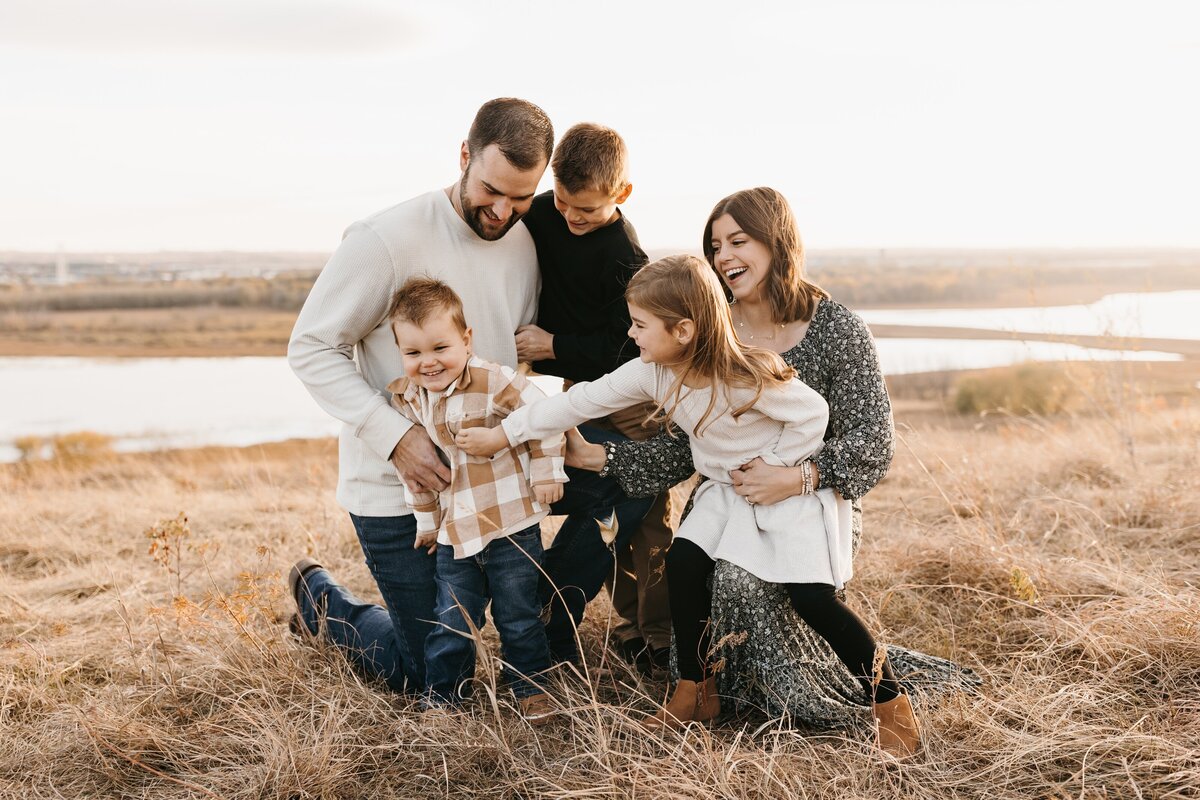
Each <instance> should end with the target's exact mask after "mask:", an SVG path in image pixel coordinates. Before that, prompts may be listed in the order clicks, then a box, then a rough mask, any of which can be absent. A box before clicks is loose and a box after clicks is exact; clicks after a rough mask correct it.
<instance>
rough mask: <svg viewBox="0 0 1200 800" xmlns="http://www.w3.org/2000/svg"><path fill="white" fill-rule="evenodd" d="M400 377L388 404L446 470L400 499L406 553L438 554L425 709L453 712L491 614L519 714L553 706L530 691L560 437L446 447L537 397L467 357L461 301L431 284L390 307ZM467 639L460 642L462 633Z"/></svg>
mask: <svg viewBox="0 0 1200 800" xmlns="http://www.w3.org/2000/svg"><path fill="white" fill-rule="evenodd" d="M388 319H389V320H390V321H391V325H392V332H393V334H394V335H395V337H396V344H397V346H398V347H399V348H400V353H401V356H402V358H403V362H404V377H402V378H398V379H396V380H395V381H392V383H390V384H389V385H388V387H387V389H388V391H390V392H392V393H393V394H392V405H393V406H395V407H396V409H398V410H399V411H400V413H401V414H403V415H404V416H406V417H407V418H408V419H410V420H412V421H413V422H414V423H416V424H418V425H422V426H424V428H425V431H426V432H427V433H428V434H429V436H430V438H431V439H433V442H434V444H436V445H437V447H438V448H439V449H440V451H441V454H442V455H443V456H444V457H445V459H446V461H447V464H448V466H449V467H450V472H451V478H450V486H449V487H448V488H447V489H445V490H444V491H443V492H441V493H440V495H439V494H438V493H437V492H432V491H411V490H410V489H409V488H408V487H407V486H405V490H404V491H405V496H406V499H407V500H408V503H409V505H410V506H411V507H412V509H413V513H414V514H415V516H416V521H417V539H416V544H415V546H416V547H418V548H421V547H428V548H429V552H430V553H433V552H434V551H436V552H437V605H436V613H437V623H438V624H437V625H435V626H434V628H433V631H432V632H431V633H430V634H429V637H428V638H427V639H426V642H425V670H426V681H427V687H428V696H427V698H426V700H427V702H428V703H429V704H430V705H431V706H440V705H447V704H449V705H453V704H455V703H456V702H457V700H458V698H459V687H460V685H461V684H462V683H463V682H464V681H468V680H470V679H471V677H472V676H473V675H474V672H475V641H474V639H472V638H471V628H470V626H469V625H468V624H467V620H468V619H469V620H470V623H471V624H472V625H474V627H475V628H482V627H483V625H484V616H483V614H484V610H485V609H486V607H487V605H488V601H489V600H490V601H491V603H492V619H493V621H494V622H495V624H496V630H497V632H498V633H499V634H500V647H501V653H502V657H503V659H504V661H505V662H506V664H507V665H509V667H511V670H509V669H507V668H506V677H507V678H508V680H509V682H510V684H511V686H512V689H513V693H514V694H515V695H516V696H517V698H518V700H519V703H520V706H521V712H522V714H523V715H524V716H525V718H526V719H528V720H530V721H532V722H537V721H542V720H544V719H546V718H547V717H548V715H549V713H550V712H551V710H552V704H551V703H550V700H549V698H548V697H547V696H546V694H545V693H544V692H543V690H542V688H541V686H540V685H539V680H540V677H539V676H540V673H542V672H543V671H544V670H546V669H548V668H549V666H550V654H549V650H548V648H547V644H546V633H545V630H544V629H543V627H542V623H541V620H540V619H539V612H540V611H541V604H540V602H539V600H538V579H539V575H540V568H539V567H540V564H541V561H542V540H541V531H540V526H539V524H538V523H539V522H540V521H541V519H542V518H543V517H545V516H546V514H547V513H549V506H550V504H551V503H554V502H556V501H558V500H559V499H560V498H561V497H562V494H563V484H564V483H565V482H566V480H567V476H566V473H565V471H564V468H563V457H562V456H563V438H562V437H561V436H558V437H555V438H553V439H547V440H543V441H540V442H533V443H531V444H532V446H531V447H517V448H511V449H508V450H504V451H502V452H500V453H499V454H497V455H496V456H495V457H493V458H491V459H481V458H473V457H471V456H468V455H466V454H465V453H463V452H462V451H460V450H459V449H458V448H457V447H456V446H455V444H454V435H455V434H456V433H457V432H458V431H459V430H460V429H462V428H469V427H474V426H478V425H489V426H490V425H494V424H499V422H500V420H502V419H504V417H506V416H508V414H509V413H510V412H512V411H513V410H514V409H516V408H518V407H520V406H522V405H524V404H526V403H528V402H532V401H533V400H536V399H539V398H541V397H544V396H545V395H543V394H542V392H541V391H540V390H539V389H538V388H537V387H536V386H534V385H533V384H532V383H530V382H529V381H527V380H526V379H525V377H524V376H522V375H519V374H517V373H515V372H513V371H512V370H511V369H508V368H507V367H502V366H500V365H498V364H492V363H490V362H487V361H484V360H482V359H480V358H475V357H473V356H472V355H471V329H470V328H468V327H467V323H466V320H465V319H464V318H463V307H462V301H461V300H460V299H459V297H458V295H457V294H455V293H454V290H452V289H451V288H450V287H449V286H447V285H446V284H444V283H442V282H441V281H437V280H433V279H432V278H411V279H409V280H408V281H406V282H405V283H404V285H403V286H401V287H400V289H399V290H398V291H397V292H396V294H395V296H394V297H393V299H392V304H391V308H390V309H389V311H388ZM464 634H465V635H464Z"/></svg>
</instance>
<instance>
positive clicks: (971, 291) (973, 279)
mask: <svg viewBox="0 0 1200 800" xmlns="http://www.w3.org/2000/svg"><path fill="white" fill-rule="evenodd" d="M316 276H317V272H316V271H305V272H291V273H283V274H280V275H277V276H274V277H271V278H263V277H253V278H215V279H208V280H187V281H183V280H180V281H170V282H153V283H151V282H144V283H127V282H122V283H78V284H73V285H68V286H50V287H47V286H40V287H30V286H0V312H37V311H93V310H111V309H137V308H181V307H197V306H220V307H227V308H270V309H277V310H284V311H287V310H298V309H299V308H300V306H301V305H303V303H304V299H305V298H306V297H307V296H308V292H309V289H310V288H311V287H312V283H313V281H314V280H315V279H316ZM812 277H813V279H814V280H815V281H816V282H817V283H818V284H820V285H821V286H823V287H824V288H825V289H827V290H828V291H829V293H830V294H831V295H833V297H834V298H835V299H837V300H838V301H840V302H843V303H845V304H847V305H849V306H851V307H856V308H863V307H869V306H876V305H931V306H943V305H953V304H956V303H957V304H976V303H998V304H1013V305H1019V304H1031V303H1032V304H1042V303H1051V304H1056V303H1060V302H1066V300H1064V298H1069V299H1070V301H1071V302H1090V301H1092V300H1096V299H1098V298H1099V297H1100V296H1101V295H1102V294H1107V293H1111V292H1136V291H1166V290H1174V289H1197V288H1200V265H1198V266H1158V267H1154V268H1136V267H1135V268H1129V269H1113V268H1084V267H1062V266H1053V267H1036V266H1026V267H1013V268H1002V267H994V266H988V267H963V268H947V267H928V268H923V267H905V268H904V269H897V268H894V267H892V268H889V267H887V266H879V265H862V266H844V267H843V266H839V267H833V268H828V267H827V268H824V269H821V270H817V271H814V272H813V274H812Z"/></svg>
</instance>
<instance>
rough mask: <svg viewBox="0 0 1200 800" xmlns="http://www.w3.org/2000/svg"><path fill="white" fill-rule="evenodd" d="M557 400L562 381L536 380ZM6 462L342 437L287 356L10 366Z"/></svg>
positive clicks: (1, 438) (1156, 356)
mask: <svg viewBox="0 0 1200 800" xmlns="http://www.w3.org/2000/svg"><path fill="white" fill-rule="evenodd" d="M878 346H879V354H880V360H881V362H882V364H883V371H884V373H885V374H889V375H896V374H902V373H911V372H928V371H932V370H944V369H965V368H973V367H989V366H1001V365H1005V364H1013V363H1018V362H1022V361H1059V360H1113V359H1129V360H1175V359H1178V356H1176V355H1173V354H1169V353H1157V352H1146V351H1142V352H1133V351H1114V350H1098V349H1089V348H1084V347H1077V346H1075V345H1069V344H1054V343H1049V342H1025V341H1018V340H1013V341H1007V340H961V339H960V340H952V339H879V340H878ZM535 380H536V381H537V382H538V384H539V385H540V386H541V387H542V388H543V389H544V390H545V391H547V392H555V391H559V389H560V388H561V381H559V380H558V379H556V378H544V377H539V378H537V379H535ZM0 387H3V391H0V461H11V460H14V459H15V458H16V457H17V455H18V451H17V450H16V448H15V447H13V442H14V440H15V439H16V438H18V437H20V436H30V435H33V436H50V435H54V434H60V433H68V432H72V431H83V430H88V431H96V432H98V433H104V434H108V435H110V436H113V437H115V438H116V442H115V446H116V448H117V449H119V450H150V449H162V448H170V447H194V446H199V445H207V444H219V445H247V444H254V443H257V442H267V441H279V440H283V439H290V438H315V437H323V436H332V435H335V434H336V432H337V423H335V422H334V421H333V420H332V419H330V418H329V417H328V416H327V415H326V414H325V412H324V411H322V410H321V409H320V408H319V407H318V406H317V404H316V403H315V402H314V401H313V400H312V398H311V397H309V395H308V393H307V392H306V391H305V390H304V388H303V387H302V386H301V385H300V383H299V381H297V380H296V378H295V376H294V375H292V372H291V370H290V369H289V368H288V365H287V362H286V361H285V360H284V359H283V358H135V359H98V358H0Z"/></svg>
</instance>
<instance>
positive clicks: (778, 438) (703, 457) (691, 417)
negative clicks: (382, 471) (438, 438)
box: [501, 360, 852, 587]
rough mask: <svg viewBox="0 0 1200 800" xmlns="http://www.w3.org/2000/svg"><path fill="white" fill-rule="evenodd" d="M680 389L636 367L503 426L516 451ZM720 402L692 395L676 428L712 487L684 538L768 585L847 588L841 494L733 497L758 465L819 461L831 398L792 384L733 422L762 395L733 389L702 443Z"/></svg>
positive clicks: (683, 402)
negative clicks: (768, 500) (763, 500)
mask: <svg viewBox="0 0 1200 800" xmlns="http://www.w3.org/2000/svg"><path fill="white" fill-rule="evenodd" d="M673 381H674V375H673V374H672V373H671V371H670V370H669V369H666V368H664V367H661V366H658V365H656V364H646V363H643V362H642V361H640V360H634V361H630V362H627V363H626V364H623V365H622V366H621V367H619V368H618V369H616V370H615V371H613V372H611V373H609V374H608V375H605V376H604V377H602V378H600V379H598V380H595V381H592V382H590V383H578V384H575V385H574V386H572V387H571V388H570V390H568V391H567V392H564V393H563V394H560V395H556V396H553V397H548V398H546V399H545V400H539V401H538V402H536V403H534V404H532V405H529V406H525V407H524V408H520V409H517V410H516V411H514V412H513V413H512V414H511V415H509V416H508V418H507V419H505V420H504V422H503V423H501V426H502V427H503V429H504V433H505V435H506V436H507V437H508V441H509V443H510V444H517V443H519V442H523V441H528V440H529V439H540V438H543V437H545V436H548V435H550V434H553V433H556V432H558V431H561V430H566V429H567V428H570V427H572V426H574V425H578V424H580V423H581V422H584V421H586V420H589V419H595V418H597V417H602V416H604V415H605V414H610V413H612V412H614V411H619V410H620V409H623V408H628V407H630V406H633V405H636V404H637V403H642V402H645V401H647V400H654V401H660V400H662V399H664V398H665V397H666V396H667V393H668V391H669V389H670V387H671V385H672V383H673ZM711 394H712V393H711V390H710V389H688V388H684V390H683V394H682V396H681V397H680V400H679V404H678V405H677V406H676V407H675V409H674V411H673V413H672V421H673V422H675V423H676V424H677V425H679V426H680V427H681V428H683V429H684V430H685V431H686V432H687V433H688V442H689V444H690V446H691V449H692V459H693V461H694V462H695V465H696V470H697V471H698V472H700V474H702V475H704V476H706V477H707V478H709V480H708V481H706V482H705V483H703V484H702V485H701V486H700V488H699V489H697V491H696V495H695V498H694V504H693V507H692V512H691V514H689V515H688V517H687V519H685V520H684V521H683V523H682V524H681V525H680V527H679V530H678V531H677V532H676V534H675V535H676V537H679V538H683V539H688V540H690V541H692V542H694V543H695V544H696V545H697V546H699V547H700V548H701V549H703V550H704V551H705V553H707V554H708V556H709V557H710V558H713V559H723V560H725V561H730V562H732V563H734V564H737V565H738V566H740V567H742V568H743V569H745V570H747V571H749V572H750V573H752V574H753V575H756V576H758V577H759V578H762V579H763V580H766V581H771V582H774V583H828V584H832V585H834V586H837V587H841V586H842V585H843V584H844V583H845V581H846V580H848V579H849V578H850V576H851V575H852V564H851V559H850V547H851V531H850V511H851V509H850V503H849V501H847V500H844V499H842V498H841V497H840V496H838V495H837V494H836V493H835V492H834V491H833V490H832V489H820V490H818V491H817V492H815V493H813V494H807V495H795V496H793V497H788V498H786V499H784V500H781V501H780V502H778V503H774V504H772V505H768V506H753V505H751V504H749V503H748V502H746V499H745V498H744V497H741V496H740V495H738V494H737V492H735V491H734V489H733V484H732V480H731V478H730V476H729V472H730V470H734V469H737V468H739V467H741V466H742V465H743V464H745V463H747V462H749V461H752V460H754V459H755V458H762V459H763V460H764V461H765V462H766V463H768V464H770V465H772V466H794V465H796V464H799V463H800V462H801V461H803V460H804V459H806V458H811V457H813V456H815V455H816V454H817V452H818V451H819V450H820V449H821V444H822V440H823V437H824V434H825V426H826V424H827V423H828V421H829V406H828V404H827V403H826V402H825V400H824V398H822V397H821V395H819V394H817V392H816V391H814V390H813V389H811V388H810V387H808V386H806V385H805V384H803V383H801V382H800V381H799V380H796V379H793V380H792V381H790V382H788V383H787V384H785V385H783V386H776V387H771V388H767V389H764V390H763V392H762V394H761V395H759V398H758V400H756V401H755V403H754V406H753V407H752V408H750V409H749V410H747V411H746V412H745V413H743V414H742V415H741V416H739V417H738V418H737V419H734V417H733V414H732V413H731V407H740V406H741V405H743V404H745V403H746V402H747V401H748V400H750V399H751V398H752V397H753V396H754V395H753V390H752V389H743V388H739V387H731V388H730V389H729V399H728V400H726V399H725V398H724V396H723V395H718V398H717V402H716V403H715V405H714V406H713V410H712V413H711V414H710V415H709V417H708V419H706V420H705V423H704V426H705V427H704V428H703V429H702V433H701V434H700V435H696V432H695V427H696V424H697V422H698V421H699V419H700V417H701V416H702V415H703V414H704V411H705V409H706V408H707V407H708V402H709V398H710V397H711ZM710 423H711V424H710Z"/></svg>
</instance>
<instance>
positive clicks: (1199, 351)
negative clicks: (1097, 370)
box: [0, 309, 1200, 361]
mask: <svg viewBox="0 0 1200 800" xmlns="http://www.w3.org/2000/svg"><path fill="white" fill-rule="evenodd" d="M187 311H189V309H177V312H178V313H179V314H181V315H186V312H187ZM60 313H72V312H60ZM121 313H122V314H136V313H138V312H136V311H124V312H121ZM870 328H871V332H872V334H874V336H875V337H876V338H877V339H952V340H953V339H960V340H980V339H982V340H1003V341H1014V340H1021V341H1032V342H1062V343H1065V344H1073V345H1078V346H1080V347H1091V348H1099V349H1104V350H1157V351H1161V352H1165V353H1178V354H1179V355H1181V356H1183V357H1184V359H1186V360H1189V361H1190V360H1200V341H1193V340H1187V339H1131V338H1119V337H1111V336H1083V335H1061V334H1050V333H1014V332H1010V331H998V330H989V329H983V328H951V327H940V326H934V325H922V326H917V325H878V324H877V325H871V326H870ZM290 332H291V323H290V322H288V323H287V324H286V325H280V326H279V327H278V330H277V331H276V332H275V335H274V336H272V335H270V333H269V332H264V331H261V330H260V333H266V335H263V336H260V337H259V338H255V339H253V340H244V341H240V340H238V339H237V338H236V335H235V336H233V337H231V336H230V334H231V333H233V332H232V331H228V330H226V331H221V332H217V331H213V332H212V333H213V337H212V338H213V339H219V340H220V343H213V342H212V341H208V342H205V341H198V340H197V339H196V338H193V337H188V339H189V340H188V341H180V342H175V343H171V342H169V341H164V340H163V339H162V338H160V336H159V335H158V334H152V333H148V332H147V333H146V334H145V335H144V336H141V337H135V336H127V337H126V338H125V339H119V340H108V341H105V340H103V337H102V335H101V334H102V332H100V331H97V332H96V333H94V334H93V338H95V339H100V340H99V341H88V340H86V339H81V338H75V339H70V340H66V341H64V340H62V339H59V340H45V341H36V340H28V339H25V340H20V339H18V338H16V337H12V336H11V335H7V334H6V333H4V332H0V357H31V358H34V357H58V356H62V357H74V358H235V357H243V356H268V357H279V358H282V357H284V356H286V355H287V339H288V335H289V334H290Z"/></svg>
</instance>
